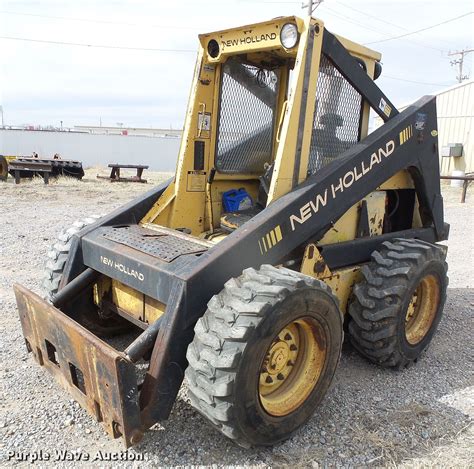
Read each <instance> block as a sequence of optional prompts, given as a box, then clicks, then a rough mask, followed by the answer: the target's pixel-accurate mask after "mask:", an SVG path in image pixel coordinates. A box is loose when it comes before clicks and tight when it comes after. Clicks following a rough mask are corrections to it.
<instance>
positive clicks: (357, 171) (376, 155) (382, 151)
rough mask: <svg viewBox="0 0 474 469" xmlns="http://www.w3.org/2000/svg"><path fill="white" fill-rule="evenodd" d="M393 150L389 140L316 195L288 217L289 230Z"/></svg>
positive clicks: (323, 205)
mask: <svg viewBox="0 0 474 469" xmlns="http://www.w3.org/2000/svg"><path fill="white" fill-rule="evenodd" d="M394 150H395V141H394V140H389V141H388V142H387V143H386V144H385V146H384V147H381V148H379V149H378V150H377V151H374V152H373V153H372V154H371V155H370V160H369V159H368V158H367V161H362V162H361V163H360V164H359V165H356V166H354V167H353V168H352V169H351V170H349V171H347V173H346V174H344V176H342V177H340V178H339V180H338V181H337V182H336V183H332V184H331V185H330V186H329V187H327V188H326V189H324V190H323V191H321V192H319V193H318V194H316V195H315V197H314V198H313V199H312V200H310V201H309V202H307V203H306V204H304V205H303V206H302V207H301V208H300V210H299V213H298V214H293V215H290V225H291V230H292V231H295V230H296V228H297V226H298V225H302V224H303V223H305V222H306V221H308V220H309V219H310V218H311V217H312V216H313V215H315V214H316V213H318V212H319V210H320V208H321V207H325V206H326V205H327V203H328V200H330V199H332V200H335V199H336V198H337V196H338V195H339V194H342V193H343V192H344V191H345V190H346V189H349V188H350V187H351V186H352V184H354V183H355V182H357V181H359V180H360V179H362V178H363V177H364V176H365V175H366V174H367V173H369V172H370V171H372V169H373V168H374V167H376V166H378V165H379V164H380V163H381V162H382V160H383V158H387V157H389V156H390V155H391V154H392V153H393V151H394Z"/></svg>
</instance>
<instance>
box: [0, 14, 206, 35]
mask: <svg viewBox="0 0 474 469" xmlns="http://www.w3.org/2000/svg"><path fill="white" fill-rule="evenodd" d="M0 13H3V14H6V15H17V16H32V17H35V18H48V19H54V20H66V21H80V22H84V23H97V24H113V25H119V26H136V27H140V28H143V27H144V26H146V27H150V28H161V29H185V30H192V31H199V30H200V29H199V28H189V27H185V26H169V25H162V24H146V23H129V22H122V21H108V20H95V19H90V18H73V17H71V16H53V15H40V14H36V13H20V12H16V11H0Z"/></svg>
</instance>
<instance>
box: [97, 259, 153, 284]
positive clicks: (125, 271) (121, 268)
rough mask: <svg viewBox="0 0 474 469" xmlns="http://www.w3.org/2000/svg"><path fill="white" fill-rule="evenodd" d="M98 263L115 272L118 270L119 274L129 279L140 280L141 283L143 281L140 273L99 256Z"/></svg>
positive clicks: (143, 277) (143, 278)
mask: <svg viewBox="0 0 474 469" xmlns="http://www.w3.org/2000/svg"><path fill="white" fill-rule="evenodd" d="M100 262H102V264H105V265H107V266H109V267H112V268H113V269H115V270H118V271H119V272H122V273H123V274H125V275H128V276H129V277H133V278H136V279H137V280H140V282H143V280H145V276H144V275H143V274H142V273H141V272H138V271H137V270H134V269H131V268H130V267H128V266H126V265H124V264H122V263H120V262H117V261H114V260H113V259H109V258H108V257H104V256H100Z"/></svg>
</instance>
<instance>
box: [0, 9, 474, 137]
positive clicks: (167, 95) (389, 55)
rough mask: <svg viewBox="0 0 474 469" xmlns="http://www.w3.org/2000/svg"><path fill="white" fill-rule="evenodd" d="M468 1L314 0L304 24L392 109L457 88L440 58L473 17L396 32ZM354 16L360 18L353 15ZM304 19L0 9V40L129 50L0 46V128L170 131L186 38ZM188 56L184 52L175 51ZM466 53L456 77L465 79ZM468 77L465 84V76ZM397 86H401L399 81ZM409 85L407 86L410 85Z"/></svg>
mask: <svg viewBox="0 0 474 469" xmlns="http://www.w3.org/2000/svg"><path fill="white" fill-rule="evenodd" d="M472 10H473V2H472V0H471V1H469V0H466V1H465V0H451V1H446V0H415V1H414V0H396V1H392V0H383V1H382V0H359V1H357V2H353V1H351V0H343V1H339V0H325V2H324V3H323V4H322V5H321V6H320V7H319V8H318V9H317V10H316V12H315V13H314V16H316V17H318V18H320V19H322V20H323V21H324V22H325V25H326V27H327V28H328V29H329V30H331V31H332V32H335V33H337V34H340V35H343V36H345V37H347V38H350V39H352V40H353V41H356V42H359V43H363V44H367V43H372V42H374V41H375V43H373V44H370V46H369V47H371V48H373V49H375V50H378V51H380V52H381V53H382V54H383V57H382V62H383V74H382V77H381V78H380V79H379V80H378V84H379V86H380V87H381V88H382V89H383V90H384V91H385V93H386V94H387V95H388V96H389V97H390V98H391V99H392V101H394V103H395V104H396V105H400V104H404V103H408V102H410V101H411V100H414V99H416V98H417V97H419V96H422V95H423V94H429V93H432V92H435V91H437V90H439V89H442V88H443V87H446V86H450V85H453V84H455V83H456V78H455V77H456V75H457V70H455V69H454V68H453V67H452V66H451V65H450V61H451V60H452V59H453V58H452V57H448V55H447V54H448V52H449V51H454V50H459V49H463V48H472V47H473V30H474V24H473V21H474V15H469V16H466V17H464V18H461V19H459V20H457V21H453V22H449V23H447V24H444V25H442V26H438V27H435V28H432V29H429V30H427V31H424V32H422V33H419V34H415V35H412V36H409V37H407V38H406V39H405V38H403V39H397V40H389V41H384V42H376V41H383V40H384V39H388V38H390V37H393V36H398V35H401V34H404V33H406V32H410V31H414V30H418V29H422V28H425V27H429V26H431V25H434V24H437V23H440V22H442V21H446V20H449V19H451V18H454V17H457V16H460V15H463V14H465V13H468V12H470V11H472ZM364 12H365V14H364ZM293 14H294V15H300V16H303V15H304V14H305V10H302V9H301V2H291V1H288V2H283V1H274V2H271V1H263V0H262V1H245V0H228V1H224V0H221V1H218V0H200V1H191V0H181V1H174V2H173V1H157V0H155V1H152V0H150V1H144V0H135V1H132V0H100V1H97V0H94V1H91V0H81V1H77V0H74V1H72V0H0V36H9V37H16V38H25V39H34V40H47V41H58V42H61V41H63V42H75V43H86V44H91V45H110V46H120V47H138V48H159V49H179V50H183V51H184V52H158V51H136V50H121V49H101V48H93V47H87V48H86V47H78V46H66V45H53V44H44V43H37V42H24V41H17V40H7V39H0V67H1V68H0V105H3V111H4V118H5V124H7V125H20V124H41V125H53V126H59V125H60V121H61V120H62V121H63V126H64V127H72V126H74V125H78V124H84V125H99V122H100V119H101V120H102V125H116V124H117V123H119V122H120V123H123V125H124V126H142V127H148V126H153V127H164V128H170V127H173V128H179V127H181V126H182V124H183V119H184V115H185V107H186V102H187V98H188V94H189V87H190V83H191V78H192V73H193V66H194V61H195V59H196V53H195V51H196V50H197V46H198V42H197V34H198V33H204V32H210V31H214V30H218V29H224V28H228V27H233V26H240V25H244V24H247V23H253V22H258V21H264V20H268V19H271V18H274V17H276V16H286V15H293ZM186 51H187V52H186ZM473 58H474V53H472V54H469V56H467V58H466V61H465V73H467V74H470V73H474V70H473V66H472V64H473ZM471 78H472V75H471ZM404 80H407V81H404ZM414 82H416V83H414Z"/></svg>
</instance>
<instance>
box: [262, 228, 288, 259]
mask: <svg viewBox="0 0 474 469" xmlns="http://www.w3.org/2000/svg"><path fill="white" fill-rule="evenodd" d="M282 239H283V236H282V234H281V228H280V225H278V226H275V228H273V230H271V231H269V232H268V233H267V234H266V235H265V236H263V237H262V238H260V239H259V241H258V246H259V247H260V252H261V253H262V254H264V253H265V252H267V251H269V250H270V249H271V248H272V247H273V246H275V245H276V244H278V243H279V242H280V241H281V240H282Z"/></svg>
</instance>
